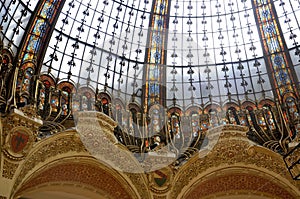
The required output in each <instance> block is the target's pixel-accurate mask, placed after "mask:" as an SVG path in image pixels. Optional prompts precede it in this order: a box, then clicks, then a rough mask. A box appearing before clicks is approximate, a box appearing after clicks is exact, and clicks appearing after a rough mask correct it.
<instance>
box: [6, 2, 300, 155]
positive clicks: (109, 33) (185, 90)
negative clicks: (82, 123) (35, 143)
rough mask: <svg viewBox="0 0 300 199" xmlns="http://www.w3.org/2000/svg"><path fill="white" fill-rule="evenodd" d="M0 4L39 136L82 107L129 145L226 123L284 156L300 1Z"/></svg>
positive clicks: (199, 136) (295, 82)
mask: <svg viewBox="0 0 300 199" xmlns="http://www.w3.org/2000/svg"><path fill="white" fill-rule="evenodd" d="M0 10H1V15H2V19H1V22H0V23H1V28H2V31H1V38H2V40H3V45H4V46H8V48H7V49H9V50H7V54H8V55H9V54H10V55H13V56H12V57H15V58H11V60H10V58H9V56H8V58H7V59H4V60H7V62H9V61H11V62H13V63H15V64H16V65H17V66H18V67H17V73H18V76H17V77H16V79H17V84H16V85H15V90H16V93H17V94H16V96H14V97H15V98H16V100H15V102H14V106H19V107H22V106H25V105H28V104H33V105H34V106H35V107H36V108H37V110H38V113H39V115H40V116H41V117H42V119H43V120H44V121H45V125H44V126H43V127H42V128H41V129H40V131H41V136H40V137H47V136H49V135H50V134H51V133H53V131H54V130H53V129H56V130H55V131H57V128H64V127H65V128H68V127H70V126H72V125H73V124H70V123H68V121H69V120H70V118H71V119H72V114H73V112H74V111H78V110H97V111H101V112H104V113H105V114H107V115H109V116H110V117H111V118H113V119H114V120H115V121H117V122H118V124H119V126H118V127H119V128H116V130H115V131H116V132H115V135H116V137H117V138H118V139H119V141H120V142H121V143H123V144H124V145H128V143H130V148H131V149H133V151H134V150H138V149H141V148H143V147H146V148H149V145H151V143H154V142H155V139H153V136H154V138H155V136H161V140H163V141H164V142H172V143H173V144H174V147H175V148H177V149H179V151H185V150H186V148H187V147H188V146H190V147H191V148H192V149H194V148H197V149H199V147H200V145H201V144H202V143H203V142H204V137H205V132H206V131H207V130H208V129H212V128H214V127H216V126H220V125H224V124H230V125H242V126H247V127H248V128H249V132H248V136H249V138H250V139H251V140H253V141H255V142H257V143H259V144H261V145H264V146H267V147H269V148H272V149H273V150H275V151H277V152H280V153H284V152H286V151H287V149H286V146H284V145H285V144H286V143H289V142H290V141H292V140H294V139H296V137H297V135H298V134H299V132H300V118H299V110H300V107H299V88H300V87H299V86H300V84H299V78H300V64H299V62H300V60H299V56H300V50H299V31H300V25H299V20H300V18H299V17H300V15H299V13H300V2H299V1H298V0H290V1H283V0H255V1H250V0H229V1H225V0H172V1H171V0H141V1H138V0H90V1H83V0H70V1H58V0H44V1H34V0H29V1H23V0H19V1H17V0H14V1H9V2H8V1H4V0H0ZM5 66H7V67H6V69H5V70H8V69H7V68H9V66H8V65H5ZM3 70H4V69H3ZM5 81H6V80H5ZM78 92H79V93H80V95H73V94H74V93H78ZM4 93H5V92H4ZM6 94H7V93H5V95H6ZM7 95H9V92H8V94H7ZM11 101H13V100H11ZM134 124H137V125H136V126H135V125H134ZM137 126H138V127H137ZM282 129H286V130H285V131H283V130H282ZM49 132H51V133H49ZM124 132H130V133H129V134H130V135H128V133H126V134H127V135H126V136H125V135H124ZM141 134H143V135H142V136H139V135H141ZM145 137H148V138H145ZM283 138H284V139H283ZM127 139H129V140H131V141H126V140H127ZM283 142H284V144H283ZM147 143H148V144H147ZM141 146H142V147H141ZM137 148H138V149H137Z"/></svg>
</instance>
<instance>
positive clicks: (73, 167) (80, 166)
mask: <svg viewBox="0 0 300 199" xmlns="http://www.w3.org/2000/svg"><path fill="white" fill-rule="evenodd" d="M49 184H50V185H51V184H62V185H63V186H64V184H70V185H73V186H75V185H76V184H80V185H81V186H82V187H83V188H85V189H86V190H88V189H90V190H92V192H98V194H99V195H98V196H100V197H101V195H102V194H103V195H104V196H106V197H107V198H127V199H132V198H138V196H137V194H136V193H135V191H134V190H133V189H132V187H131V186H130V184H128V182H127V181H126V179H124V178H123V177H122V176H121V175H120V174H118V172H116V171H114V170H112V169H111V168H108V167H106V166H104V165H102V164H101V163H100V162H99V161H97V160H95V159H93V158H91V157H77V158H62V159H59V160H56V161H53V162H51V163H49V164H47V165H44V166H43V167H42V168H40V169H39V170H38V171H36V172H35V173H33V174H32V175H31V176H29V177H28V179H27V180H26V181H25V182H24V183H23V184H22V185H21V187H20V188H19V189H18V191H17V192H16V194H15V196H18V195H24V194H25V193H28V192H30V191H31V192H32V191H33V190H34V189H35V191H37V190H36V188H37V187H43V186H44V187H45V186H47V185H49ZM67 187H68V186H67ZM54 190H55V189H54ZM56 190H57V189H56Z"/></svg>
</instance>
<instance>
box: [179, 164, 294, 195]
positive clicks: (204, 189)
mask: <svg viewBox="0 0 300 199" xmlns="http://www.w3.org/2000/svg"><path fill="white" fill-rule="evenodd" d="M245 170H247V172H245ZM274 176H276V174H275V173H274V174H273V175H270V174H268V173H266V172H264V171H261V170H257V169H254V168H251V167H248V166H245V167H244V166H235V167H227V168H219V169H216V170H214V171H211V172H209V173H207V174H206V175H204V176H202V177H201V180H200V179H197V180H195V182H194V183H193V184H192V185H191V186H190V189H188V190H186V191H185V192H184V193H183V194H182V196H181V197H180V198H189V199H194V198H211V197H214V198H222V197H223V196H226V195H227V196H228V195H230V196H234V195H245V196H247V197H249V196H250V197H251V196H252V197H258V196H264V197H266V198H286V199H293V198H296V197H297V193H295V191H294V190H293V189H292V188H291V187H288V186H286V184H285V181H284V179H281V178H276V177H275V178H274Z"/></svg>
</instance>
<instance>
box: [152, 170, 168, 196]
mask: <svg viewBox="0 0 300 199" xmlns="http://www.w3.org/2000/svg"><path fill="white" fill-rule="evenodd" d="M148 179H149V187H150V189H151V191H152V192H154V193H157V194H163V193H166V192H168V191H169V190H170V188H171V182H172V179H173V172H172V170H171V168H170V167H164V168H162V169H159V170H156V171H152V172H151V173H148Z"/></svg>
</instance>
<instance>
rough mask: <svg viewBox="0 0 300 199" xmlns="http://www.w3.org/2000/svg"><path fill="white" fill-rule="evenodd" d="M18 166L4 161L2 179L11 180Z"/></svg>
mask: <svg viewBox="0 0 300 199" xmlns="http://www.w3.org/2000/svg"><path fill="white" fill-rule="evenodd" d="M18 166H19V164H15V163H12V162H10V161H7V160H5V159H4V163H3V170H2V177H4V178H7V179H10V180H11V179H13V177H14V175H15V173H16V170H17V168H18Z"/></svg>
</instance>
